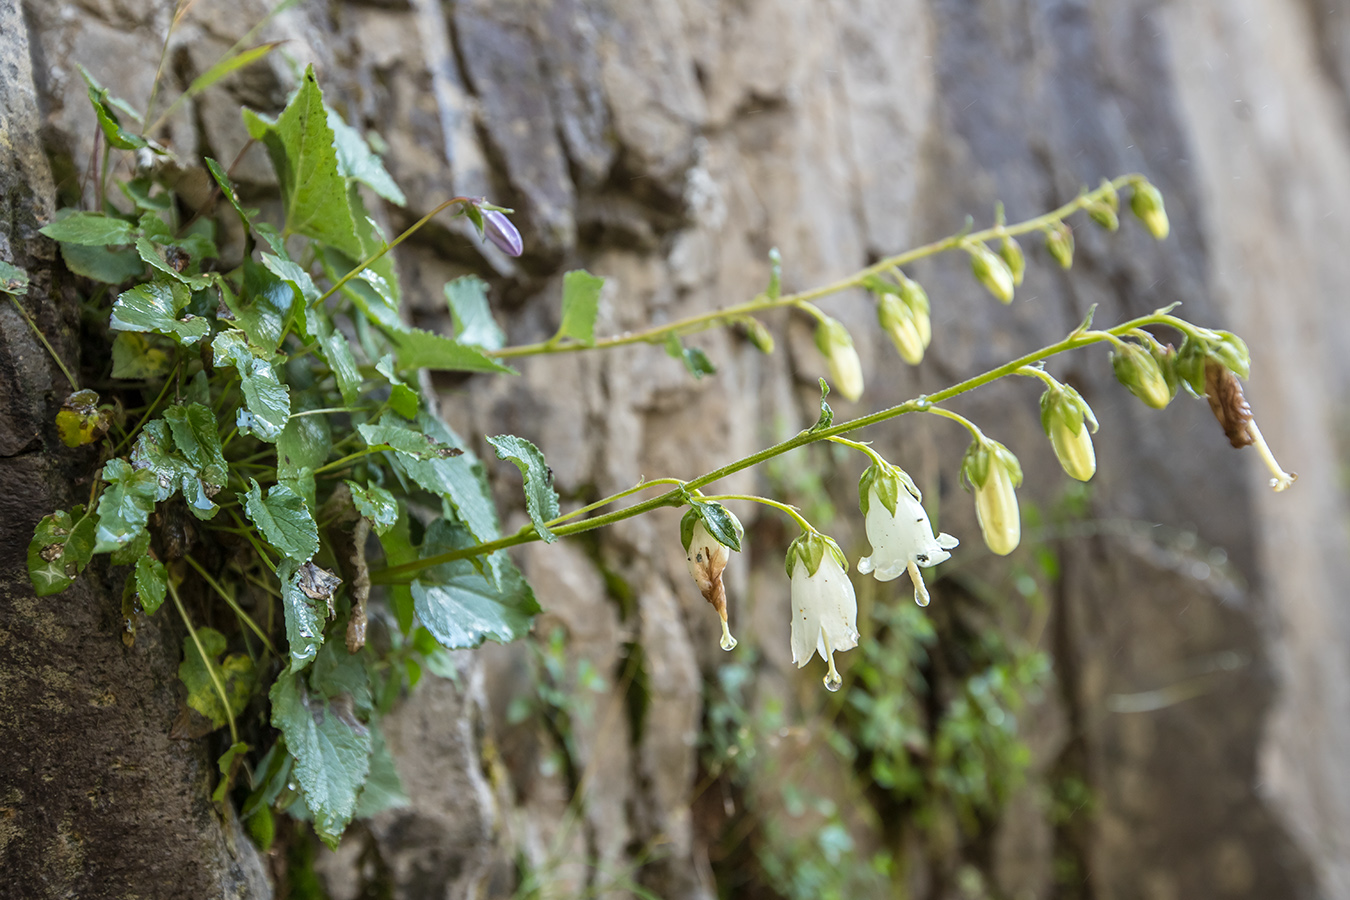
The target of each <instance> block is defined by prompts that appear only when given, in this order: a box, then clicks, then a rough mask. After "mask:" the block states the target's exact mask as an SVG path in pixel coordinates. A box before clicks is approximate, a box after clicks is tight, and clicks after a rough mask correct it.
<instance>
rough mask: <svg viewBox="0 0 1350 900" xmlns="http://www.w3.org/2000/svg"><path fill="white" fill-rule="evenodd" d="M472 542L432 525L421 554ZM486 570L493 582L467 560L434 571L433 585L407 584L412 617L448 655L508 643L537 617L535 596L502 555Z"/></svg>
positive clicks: (460, 531) (458, 531)
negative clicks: (486, 644) (490, 642)
mask: <svg viewBox="0 0 1350 900" xmlns="http://www.w3.org/2000/svg"><path fill="white" fill-rule="evenodd" d="M474 543H475V541H474V540H473V537H472V536H471V535H469V534H468V532H467V531H466V530H465V529H464V528H463V527H462V526H458V525H454V526H450V525H447V524H446V523H445V521H444V520H437V521H436V522H434V523H432V529H429V530H428V532H427V541H426V543H425V544H424V545H423V555H424V556H433V555H435V554H437V553H443V552H445V551H447V550H451V549H460V548H463V547H466V546H472V545H473V544H474ZM485 568H487V569H488V570H489V571H490V573H491V574H492V575H495V576H496V579H495V583H494V581H493V580H492V579H490V578H489V577H488V576H487V575H484V574H483V573H481V572H479V571H478V570H477V569H475V568H474V565H473V563H472V562H471V561H469V560H467V559H461V560H456V561H455V562H452V563H447V564H445V565H442V566H438V567H437V571H436V573H435V576H436V580H437V582H438V583H437V584H423V583H422V582H421V581H414V582H413V583H412V594H413V605H414V608H415V609H416V611H417V617H418V618H419V619H420V620H421V622H422V624H423V625H424V626H426V628H427V630H428V631H430V632H431V633H432V635H434V636H435V638H436V640H438V641H440V643H441V644H442V645H443V646H444V647H445V648H446V649H448V650H458V649H462V648H469V647H477V646H478V645H480V644H482V643H483V641H485V640H488V639H491V640H494V641H498V642H500V643H503V644H505V643H509V642H511V641H513V640H515V639H516V638H519V637H522V636H523V635H525V634H526V633H527V632H528V631H529V629H530V622H531V620H532V619H533V616H534V614H535V613H537V612H539V604H538V603H536V602H535V599H534V592H533V591H532V590H530V586H529V584H528V583H526V581H525V579H524V577H523V576H522V575H521V574H520V571H519V570H518V569H517V568H516V567H515V564H514V563H512V562H511V560H510V557H508V556H507V555H506V553H505V551H501V550H499V551H497V553H494V554H492V556H491V557H489V558H488V560H487V562H486V564H485Z"/></svg>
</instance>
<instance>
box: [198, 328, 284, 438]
mask: <svg viewBox="0 0 1350 900" xmlns="http://www.w3.org/2000/svg"><path fill="white" fill-rule="evenodd" d="M211 346H212V349H213V350H214V352H215V364H216V365H217V366H234V368H235V370H236V371H238V373H239V377H240V379H241V381H242V388H243V392H244V404H245V405H246V406H247V407H248V412H249V413H250V414H251V415H250V416H248V417H246V418H244V422H243V427H241V428H240V430H241V431H244V430H248V431H251V432H252V433H253V434H254V435H256V436H257V437H258V439H259V440H263V441H267V442H268V443H276V440H277V438H278V437H279V436H280V435H281V431H282V429H283V428H285V427H286V422H287V420H288V419H289V418H290V416H291V398H290V394H289V393H287V391H286V386H285V385H284V384H282V383H281V381H280V380H279V379H278V378H277V373H276V371H275V370H274V369H273V368H272V364H271V363H270V362H268V361H267V360H265V359H260V358H258V356H257V355H255V351H254V350H253V348H252V347H250V346H249V343H248V338H247V337H245V335H244V333H243V332H242V331H237V330H231V331H223V332H221V333H220V334H218V335H216V337H215V340H214V341H213V342H212V345H211ZM269 355H270V354H269Z"/></svg>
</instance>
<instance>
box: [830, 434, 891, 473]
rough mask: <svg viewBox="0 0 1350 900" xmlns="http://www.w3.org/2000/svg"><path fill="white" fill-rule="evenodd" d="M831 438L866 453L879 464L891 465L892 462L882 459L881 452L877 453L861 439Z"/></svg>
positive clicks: (837, 442) (883, 465) (835, 441)
mask: <svg viewBox="0 0 1350 900" xmlns="http://www.w3.org/2000/svg"><path fill="white" fill-rule="evenodd" d="M830 440H831V441H833V442H834V443H836V444H843V445H844V446H845V447H852V448H853V449H854V450H857V451H859V452H860V453H866V454H867V455H868V457H869V458H871V460H872V462H874V463H876V464H877V465H879V466H882V467H886V466H889V465H890V463H888V462H886V460H884V459H882V457H881V455H880V454H879V453H877V452H876V451H875V450H873V449H872V448H871V447H869V446H868V445H867V444H864V443H862V442H861V441H850V440H849V439H848V438H845V437H838V436H835V437H832V438H830Z"/></svg>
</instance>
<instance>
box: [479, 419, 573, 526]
mask: <svg viewBox="0 0 1350 900" xmlns="http://www.w3.org/2000/svg"><path fill="white" fill-rule="evenodd" d="M487 442H488V443H489V444H491V445H492V449H493V450H495V451H497V458H498V459H508V460H510V461H511V462H512V463H514V464H515V467H516V468H517V469H519V470H520V474H521V477H522V478H523V479H524V482H525V509H526V511H527V512H528V513H529V515H530V521H531V522H533V523H534V528H535V531H537V532H539V536H540V537H541V538H543V539H544V542H545V543H549V544H551V543H553V542H554V541H556V540H557V539H558V538H557V535H555V534H554V533H553V532H552V531H550V530H549V528H548V523H549V522H550V521H552V520H553V519H556V518H558V492H557V491H555V490H554V489H553V470H552V469H550V468H549V466H548V463H546V462H545V461H544V454H543V453H541V452H540V450H539V448H538V447H536V446H535V445H534V444H532V443H530V442H529V441H527V440H525V439H524V438H520V437H516V436H515V435H514V434H502V435H498V436H497V437H490V438H488V439H487Z"/></svg>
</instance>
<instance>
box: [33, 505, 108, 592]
mask: <svg viewBox="0 0 1350 900" xmlns="http://www.w3.org/2000/svg"><path fill="white" fill-rule="evenodd" d="M96 524H97V520H96V517H95V516H93V515H85V512H84V507H83V506H76V507H75V508H74V509H72V510H71V511H70V512H66V511H65V510H61V511H59V512H54V513H52V514H51V515H48V516H43V517H42V520H41V521H40V522H38V524H37V528H35V529H34V530H33V540H32V541H31V542H30V543H29V544H28V577H29V578H30V579H31V580H32V582H33V590H34V592H35V593H36V594H37V595H38V596H39V597H45V596H47V595H48V594H55V593H58V592H60V591H64V590H65V589H66V588H68V587H70V584H71V582H73V581H74V580H75V577H76V576H77V575H79V574H80V572H81V571H82V570H83V569H84V567H85V566H86V565H88V564H89V560H90V558H91V557H92V556H93V555H94V529H95V526H96Z"/></svg>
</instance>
